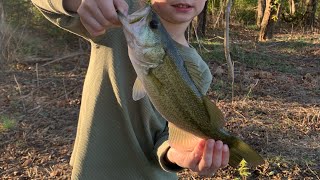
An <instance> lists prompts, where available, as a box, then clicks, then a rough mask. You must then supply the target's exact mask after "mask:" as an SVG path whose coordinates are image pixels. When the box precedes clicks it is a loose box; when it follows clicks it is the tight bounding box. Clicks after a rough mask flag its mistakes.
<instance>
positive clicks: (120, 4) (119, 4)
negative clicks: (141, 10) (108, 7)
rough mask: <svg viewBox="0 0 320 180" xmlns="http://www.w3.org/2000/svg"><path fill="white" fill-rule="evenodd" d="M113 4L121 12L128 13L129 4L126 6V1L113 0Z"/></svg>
mask: <svg viewBox="0 0 320 180" xmlns="http://www.w3.org/2000/svg"><path fill="white" fill-rule="evenodd" d="M114 6H115V7H116V9H117V10H119V11H120V12H122V14H124V15H127V14H128V9H129V6H128V4H127V2H126V1H124V0H115V1H114Z"/></svg>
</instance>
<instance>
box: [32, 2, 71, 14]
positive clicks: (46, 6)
mask: <svg viewBox="0 0 320 180" xmlns="http://www.w3.org/2000/svg"><path fill="white" fill-rule="evenodd" d="M31 1H32V3H33V4H35V5H36V6H37V7H39V8H41V9H43V10H46V11H49V12H53V13H56V14H65V15H69V16H71V14H70V13H69V12H67V11H66V10H65V9H64V8H63V1H64V0H31Z"/></svg>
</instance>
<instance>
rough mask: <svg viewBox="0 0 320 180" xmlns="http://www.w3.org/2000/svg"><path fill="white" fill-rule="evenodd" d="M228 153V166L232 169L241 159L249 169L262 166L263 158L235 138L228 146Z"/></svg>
mask: <svg viewBox="0 0 320 180" xmlns="http://www.w3.org/2000/svg"><path fill="white" fill-rule="evenodd" d="M229 151H230V160H229V165H230V166H232V167H237V166H238V165H239V163H240V162H241V161H242V159H244V160H245V161H246V162H247V163H248V166H249V167H255V166H258V165H261V164H264V160H263V158H262V157H261V156H260V155H259V154H258V153H257V152H256V151H255V150H254V149H252V148H251V147H250V146H249V145H248V144H246V143H245V142H243V141H242V140H241V139H239V138H235V139H234V141H233V143H232V144H230V145H229Z"/></svg>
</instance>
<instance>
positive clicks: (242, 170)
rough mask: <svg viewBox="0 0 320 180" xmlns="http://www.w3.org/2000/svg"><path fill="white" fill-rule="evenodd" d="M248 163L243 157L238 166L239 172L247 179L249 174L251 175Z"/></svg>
mask: <svg viewBox="0 0 320 180" xmlns="http://www.w3.org/2000/svg"><path fill="white" fill-rule="evenodd" d="M247 164H248V163H247V161H246V160H244V159H242V161H241V162H240V165H239V168H238V171H239V174H240V176H241V177H242V178H243V179H246V178H247V177H248V176H250V175H251V173H250V172H249V171H248V170H249V168H248V167H247Z"/></svg>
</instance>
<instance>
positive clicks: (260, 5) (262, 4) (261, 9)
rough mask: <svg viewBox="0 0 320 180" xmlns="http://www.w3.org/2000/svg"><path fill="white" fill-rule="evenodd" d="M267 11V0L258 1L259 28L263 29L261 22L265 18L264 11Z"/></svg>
mask: <svg viewBox="0 0 320 180" xmlns="http://www.w3.org/2000/svg"><path fill="white" fill-rule="evenodd" d="M265 9H266V0H258V7H257V22H256V24H257V26H258V27H261V21H262V18H263V13H264V10H265Z"/></svg>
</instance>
